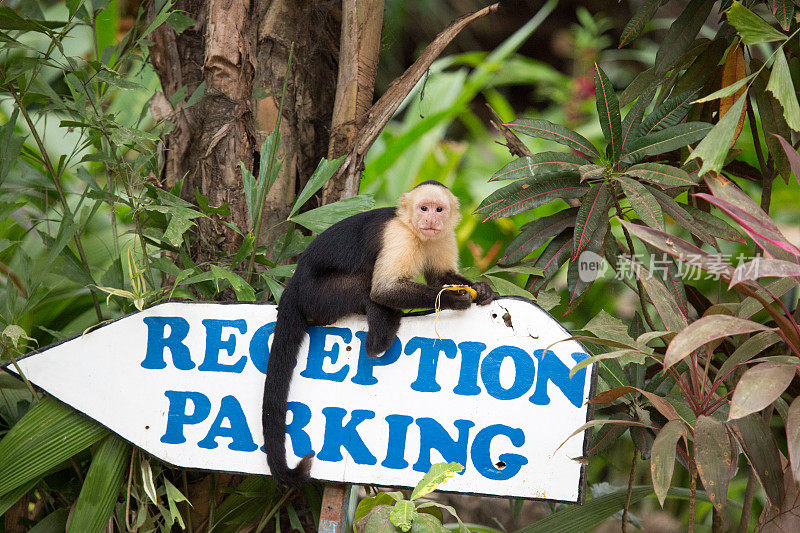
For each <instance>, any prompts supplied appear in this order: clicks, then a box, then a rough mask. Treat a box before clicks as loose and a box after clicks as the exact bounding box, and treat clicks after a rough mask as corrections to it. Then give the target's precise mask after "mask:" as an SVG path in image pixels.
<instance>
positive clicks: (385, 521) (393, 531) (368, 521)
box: [354, 505, 400, 533]
mask: <svg viewBox="0 0 800 533" xmlns="http://www.w3.org/2000/svg"><path fill="white" fill-rule="evenodd" d="M392 509H393V507H389V506H388V505H378V506H376V507H375V508H374V509H373V510H372V511H371V512H370V513H369V514H368V515H367V516H365V517H364V518H362V519H361V520H362V522H361V523H359V524H355V526H354V527H355V530H356V531H358V532H363V533H400V529H399V528H397V526H395V525H394V524H393V523H392V521H391V519H390V518H389V516H390V515H391V513H392ZM362 528H363V529H362Z"/></svg>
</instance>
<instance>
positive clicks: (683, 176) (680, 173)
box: [625, 163, 699, 188]
mask: <svg viewBox="0 0 800 533" xmlns="http://www.w3.org/2000/svg"><path fill="white" fill-rule="evenodd" d="M625 175H626V176H633V177H634V178H639V179H640V180H644V181H649V182H650V183H654V184H656V185H660V186H661V187H662V188H670V187H686V186H693V185H696V184H697V182H698V181H699V178H698V177H697V176H692V175H691V174H689V173H688V172H686V171H685V170H683V169H680V168H678V167H673V166H671V165H664V164H661V163H640V164H638V165H633V166H632V167H630V168H629V169H627V170H626V171H625Z"/></svg>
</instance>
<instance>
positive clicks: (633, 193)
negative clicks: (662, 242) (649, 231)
mask: <svg viewBox="0 0 800 533" xmlns="http://www.w3.org/2000/svg"><path fill="white" fill-rule="evenodd" d="M617 181H619V182H620V184H621V185H622V190H623V191H624V192H625V196H626V197H627V198H628V200H629V201H630V203H631V206H632V207H633V209H634V210H635V211H636V214H638V215H639V218H641V219H642V221H643V222H644V223H645V224H647V225H648V226H650V227H651V228H656V229H659V230H661V231H664V230H665V229H666V228H665V226H664V213H663V212H662V211H661V207H660V206H659V203H658V200H656V198H655V196H653V194H652V193H651V192H650V191H648V190H647V188H646V187H645V186H644V185H642V184H641V183H639V182H638V181H635V180H632V179H630V178H626V177H624V176H619V177H618V178H617Z"/></svg>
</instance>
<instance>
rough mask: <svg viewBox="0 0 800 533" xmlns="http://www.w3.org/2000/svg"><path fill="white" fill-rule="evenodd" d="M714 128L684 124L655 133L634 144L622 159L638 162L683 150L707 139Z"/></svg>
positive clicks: (692, 123) (637, 140) (641, 138)
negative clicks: (648, 157) (645, 158)
mask: <svg viewBox="0 0 800 533" xmlns="http://www.w3.org/2000/svg"><path fill="white" fill-rule="evenodd" d="M712 127H713V126H712V125H711V124H707V123H705V122H684V123H682V124H677V125H675V126H671V127H669V128H666V129H663V130H659V131H656V132H653V133H651V134H649V135H645V136H644V137H640V138H638V139H636V140H635V141H634V142H632V143H631V144H630V148H629V149H628V150H627V152H626V153H624V154H622V158H623V159H624V160H626V161H630V162H636V161H639V160H641V159H642V158H643V157H646V156H648V155H658V154H663V153H666V152H671V151H672V150H677V149H679V148H683V147H685V146H687V145H689V144H692V143H694V142H697V141H699V140H700V139H702V138H703V137H705V136H706V134H708V132H709V131H711V128H712Z"/></svg>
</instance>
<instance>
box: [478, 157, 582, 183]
mask: <svg viewBox="0 0 800 533" xmlns="http://www.w3.org/2000/svg"><path fill="white" fill-rule="evenodd" d="M585 164H586V160H585V159H583V158H582V157H580V156H578V155H576V154H573V153H570V152H540V153H538V154H534V155H529V156H525V157H520V158H518V159H514V160H513V161H511V162H510V163H509V164H507V165H506V166H504V167H503V168H501V169H500V170H499V171H498V172H497V173H496V174H495V175H494V176H492V177H491V179H490V180H489V181H502V180H517V179H520V178H532V177H534V176H541V175H543V174H547V173H550V172H558V171H561V170H578V168H579V167H580V166H581V165H585Z"/></svg>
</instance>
